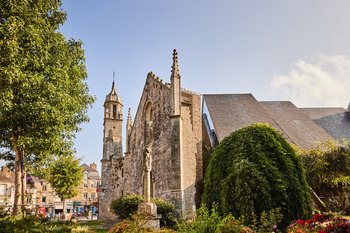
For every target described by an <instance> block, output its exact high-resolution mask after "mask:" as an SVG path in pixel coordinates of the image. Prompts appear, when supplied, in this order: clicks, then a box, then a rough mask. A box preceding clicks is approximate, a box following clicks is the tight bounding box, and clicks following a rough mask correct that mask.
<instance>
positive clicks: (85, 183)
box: [84, 180, 88, 188]
mask: <svg viewBox="0 0 350 233" xmlns="http://www.w3.org/2000/svg"><path fill="white" fill-rule="evenodd" d="M87 187H88V182H87V180H84V188H87Z"/></svg>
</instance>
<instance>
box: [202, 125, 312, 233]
mask: <svg viewBox="0 0 350 233" xmlns="http://www.w3.org/2000/svg"><path fill="white" fill-rule="evenodd" d="M204 183H205V184H204V193H203V196H202V201H203V203H206V204H207V205H209V208H211V206H212V205H213V203H217V204H218V212H219V213H220V215H221V216H227V215H228V214H230V213H232V215H233V216H235V217H236V218H238V217H240V216H245V218H246V219H247V221H249V217H250V216H251V214H252V212H254V213H255V214H257V215H259V216H260V215H261V214H262V213H263V212H264V211H265V212H268V211H270V210H273V209H276V208H280V209H281V213H282V214H283V220H282V222H281V227H282V226H287V225H288V224H289V223H290V222H292V221H294V220H298V219H302V218H307V217H308V216H309V214H310V212H311V207H310V197H309V187H308V185H307V183H306V180H305V174H304V169H303V167H302V165H301V163H300V159H299V157H298V156H297V155H296V153H295V151H294V149H293V148H292V146H291V145H289V143H288V142H287V141H286V140H285V139H284V138H283V136H282V135H281V134H279V133H278V132H277V131H275V130H274V129H273V128H272V127H271V126H269V125H267V124H261V123H258V124H253V125H251V126H247V127H244V128H242V129H239V130H237V131H235V132H233V133H232V134H231V135H229V136H227V137H226V138H224V139H223V140H222V141H221V142H220V144H219V145H218V146H217V147H216V148H215V150H214V152H213V154H212V157H211V159H210V162H209V166H208V168H207V170H206V174H205V180H204ZM282 229H283V228H282Z"/></svg>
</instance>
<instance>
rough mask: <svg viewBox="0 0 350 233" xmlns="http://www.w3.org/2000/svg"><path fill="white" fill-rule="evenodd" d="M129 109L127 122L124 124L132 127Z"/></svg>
mask: <svg viewBox="0 0 350 233" xmlns="http://www.w3.org/2000/svg"><path fill="white" fill-rule="evenodd" d="M130 110H131V109H130V108H129V111H128V120H127V122H126V124H127V125H128V126H131V125H132V119H131V112H130Z"/></svg>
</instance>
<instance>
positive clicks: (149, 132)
mask: <svg viewBox="0 0 350 233" xmlns="http://www.w3.org/2000/svg"><path fill="white" fill-rule="evenodd" d="M152 139H153V111H152V103H151V102H148V103H147V104H146V107H145V143H147V142H148V141H150V140H152Z"/></svg>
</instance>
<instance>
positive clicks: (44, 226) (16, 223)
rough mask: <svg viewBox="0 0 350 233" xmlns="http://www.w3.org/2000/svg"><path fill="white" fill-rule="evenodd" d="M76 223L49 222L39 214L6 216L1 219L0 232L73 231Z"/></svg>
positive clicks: (58, 232) (56, 232)
mask: <svg viewBox="0 0 350 233" xmlns="http://www.w3.org/2000/svg"><path fill="white" fill-rule="evenodd" d="M74 227H75V225H74V224H72V223H68V224H64V223H56V222H50V221H49V222H48V221H45V219H43V218H40V217H38V216H27V217H25V218H19V219H17V218H15V217H12V216H6V217H4V218H1V219H0V232H39V233H50V232H52V233H53V232H55V233H66V232H72V229H73V228H74Z"/></svg>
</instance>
